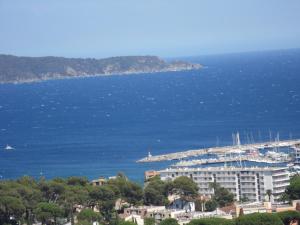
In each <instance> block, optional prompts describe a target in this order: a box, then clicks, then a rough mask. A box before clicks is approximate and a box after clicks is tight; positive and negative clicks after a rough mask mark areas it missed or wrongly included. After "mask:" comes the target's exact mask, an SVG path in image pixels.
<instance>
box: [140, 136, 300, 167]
mask: <svg viewBox="0 0 300 225" xmlns="http://www.w3.org/2000/svg"><path fill="white" fill-rule="evenodd" d="M296 145H300V139H296V140H283V141H278V140H276V141H273V142H261V143H253V144H244V145H242V144H240V143H239V144H238V145H234V146H223V147H211V148H202V149H194V150H187V151H181V152H175V153H169V154H162V155H155V156H153V155H151V154H149V155H148V156H147V157H145V158H142V159H140V160H138V161H137V162H139V163H147V162H160V161H170V160H181V159H184V158H189V157H196V156H201V155H205V154H217V155H218V154H230V153H233V154H234V153H237V154H239V153H244V152H245V151H247V150H258V149H264V148H281V147H295V146H296Z"/></svg>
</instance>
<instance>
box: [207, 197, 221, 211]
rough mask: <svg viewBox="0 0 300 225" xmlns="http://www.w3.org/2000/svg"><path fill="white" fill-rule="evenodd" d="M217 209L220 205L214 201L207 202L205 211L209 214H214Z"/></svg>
mask: <svg viewBox="0 0 300 225" xmlns="http://www.w3.org/2000/svg"><path fill="white" fill-rule="evenodd" d="M217 207H218V203H217V202H216V201H215V200H213V199H212V200H208V201H207V202H205V211H207V212H212V211H214V210H216V208H217Z"/></svg>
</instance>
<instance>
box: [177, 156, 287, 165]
mask: <svg viewBox="0 0 300 225" xmlns="http://www.w3.org/2000/svg"><path fill="white" fill-rule="evenodd" d="M239 161H240V162H242V161H249V162H258V163H269V164H274V163H284V162H288V161H289V160H288V159H287V160H271V159H267V158H264V157H251V156H245V155H243V156H240V157H239V156H236V157H222V158H218V159H196V160H185V161H179V162H178V163H175V164H173V165H172V167H186V166H196V165H205V164H214V163H231V162H239Z"/></svg>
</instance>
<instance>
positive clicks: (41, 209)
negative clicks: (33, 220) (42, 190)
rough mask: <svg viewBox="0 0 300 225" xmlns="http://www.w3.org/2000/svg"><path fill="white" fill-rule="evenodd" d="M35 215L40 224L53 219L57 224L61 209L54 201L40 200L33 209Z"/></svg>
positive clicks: (61, 213)
mask: <svg viewBox="0 0 300 225" xmlns="http://www.w3.org/2000/svg"><path fill="white" fill-rule="evenodd" d="M35 215H36V217H37V219H38V220H39V221H41V223H42V224H46V223H47V222H48V221H50V220H53V221H54V224H55V225H56V224H57V218H58V217H60V216H62V215H63V210H62V209H61V208H60V207H59V206H58V205H57V204H55V203H48V202H41V203H39V204H38V205H37V208H36V209H35Z"/></svg>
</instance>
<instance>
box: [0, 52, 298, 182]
mask: <svg viewBox="0 0 300 225" xmlns="http://www.w3.org/2000/svg"><path fill="white" fill-rule="evenodd" d="M184 60H188V61H191V62H198V63H201V64H203V65H204V68H203V69H201V70H198V71H187V72H167V73H157V74H137V75H128V76H110V77H93V78H78V79H65V80H51V81H45V82H39V83H30V84H17V85H15V84H2V85H0V179H9V178H17V177H20V176H22V175H25V174H26V175H31V176H34V177H39V176H45V177H46V178H53V177H56V176H63V177H67V176H86V177H88V178H89V179H93V178H97V177H99V176H106V177H108V176H113V175H115V174H116V173H118V172H119V171H122V172H124V173H125V174H126V175H127V176H128V177H129V178H131V179H134V180H136V181H139V182H142V181H143V174H144V171H145V170H148V169H161V168H164V167H166V166H167V165H168V164H169V163H168V162H163V163H151V164H137V163H136V162H135V161H136V160H137V159H139V158H142V157H144V156H146V155H147V154H148V151H150V152H151V154H152V155H156V154H161V153H168V152H175V151H181V150H186V149H195V148H203V147H208V146H216V145H218V146H222V145H230V144H232V133H234V132H237V131H238V132H239V133H240V136H241V142H242V143H248V142H253V141H264V140H269V139H270V138H271V139H274V138H275V136H276V135H277V132H278V133H279V135H280V139H290V138H300V50H284V51H272V52H253V53H241V54H227V55H211V56H201V57H187V58H184ZM7 144H9V145H11V146H12V147H14V148H15V149H14V150H12V151H7V150H4V148H5V146H6V145H7Z"/></svg>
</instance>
